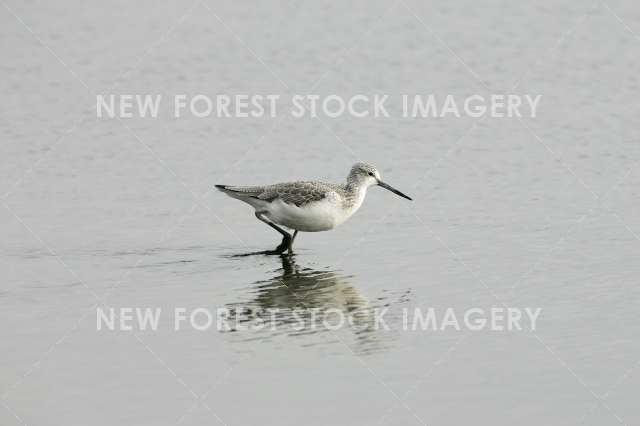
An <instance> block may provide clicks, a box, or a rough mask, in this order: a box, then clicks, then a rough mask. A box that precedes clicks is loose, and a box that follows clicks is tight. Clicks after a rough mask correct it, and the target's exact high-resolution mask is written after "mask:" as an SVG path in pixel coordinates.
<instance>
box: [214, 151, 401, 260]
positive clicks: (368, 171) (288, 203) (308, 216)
mask: <svg viewBox="0 0 640 426" xmlns="http://www.w3.org/2000/svg"><path fill="white" fill-rule="evenodd" d="M373 185H378V186H381V187H383V188H385V189H388V190H389V191H391V192H393V193H395V194H397V195H399V196H401V197H403V198H406V199H407V200H411V198H410V197H408V196H407V195H405V194H403V193H402V192H400V191H398V190H397V189H395V188H393V187H392V186H391V185H388V184H386V183H384V182H383V181H382V180H381V179H380V173H379V172H378V170H377V169H376V168H375V167H373V166H372V165H370V164H367V163H356V164H354V165H353V167H352V168H351V171H350V172H349V175H348V176H347V182H346V183H345V184H342V185H337V184H331V183H324V182H317V181H299V182H286V183H277V184H275V185H267V186H231V185H216V188H218V189H219V190H220V191H222V192H224V193H225V194H227V195H228V196H230V197H232V198H237V199H238V200H240V201H244V202H245V203H247V204H250V205H251V206H253V208H254V209H255V215H256V217H257V218H258V219H259V220H261V221H262V222H264V223H266V224H267V225H269V226H270V227H272V228H273V229H275V230H276V231H278V232H279V233H280V234H282V242H281V243H280V245H279V246H278V247H276V248H275V250H270V251H266V252H264V253H268V254H282V253H284V252H285V251H287V250H288V251H289V253H293V249H292V246H293V241H294V240H295V238H296V236H297V235H298V232H300V231H301V232H319V231H328V230H330V229H333V228H335V227H336V226H338V225H340V224H341V223H343V222H344V221H346V220H347V219H349V218H350V217H351V215H353V214H354V213H355V212H356V211H357V210H358V208H360V206H361V205H362V202H363V201H364V197H365V195H366V194H367V188H369V187H370V186H373ZM281 226H283V227H285V228H289V229H292V230H293V231H294V232H293V235H291V234H290V233H289V232H287V231H285V230H284V229H282V228H281Z"/></svg>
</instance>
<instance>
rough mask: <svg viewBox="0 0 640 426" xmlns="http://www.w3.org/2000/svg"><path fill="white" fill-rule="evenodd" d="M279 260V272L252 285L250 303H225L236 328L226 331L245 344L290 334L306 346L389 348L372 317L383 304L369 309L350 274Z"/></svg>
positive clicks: (290, 259)
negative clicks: (280, 261)
mask: <svg viewBox="0 0 640 426" xmlns="http://www.w3.org/2000/svg"><path fill="white" fill-rule="evenodd" d="M280 258H281V260H282V268H281V269H277V270H276V271H275V272H277V274H276V275H275V276H273V277H271V278H269V279H266V280H261V281H257V282H255V283H254V284H253V286H252V290H253V291H254V292H255V294H253V295H252V298H251V299H250V300H249V301H247V302H239V303H233V304H229V305H227V309H228V312H229V317H230V318H234V321H235V324H236V325H237V327H235V328H232V329H231V330H230V331H237V332H240V333H241V334H243V335H244V336H243V340H271V339H273V338H275V337H277V336H289V337H300V338H301V339H303V340H304V341H303V342H301V343H303V344H304V345H305V346H313V345H315V344H326V343H329V342H331V343H338V344H342V343H344V344H347V345H349V347H350V348H351V349H352V350H354V351H356V352H358V353H363V354H364V353H370V352H378V351H381V350H384V349H385V348H387V347H388V345H389V344H390V338H391V336H390V334H391V332H390V331H388V330H384V328H383V327H382V326H381V325H380V323H379V322H376V318H375V312H376V309H383V308H384V307H385V305H384V300H377V301H378V302H382V303H380V305H378V306H376V305H372V304H371V303H370V302H369V301H368V300H367V299H366V298H365V297H363V296H362V294H361V293H360V292H359V291H358V289H357V288H356V287H354V286H353V285H352V284H351V282H350V279H351V278H352V277H350V276H345V275H341V274H338V273H337V272H335V271H331V270H316V269H312V268H307V267H305V268H302V267H300V266H298V265H297V264H296V262H295V259H294V256H284V255H283V256H280ZM385 320H387V318H386V316H385ZM341 321H342V322H343V323H342V325H341V326H339V327H338V324H340V323H341ZM256 325H258V326H256ZM260 325H261V326H260ZM345 330H349V331H348V332H347V334H345ZM345 336H346V337H345ZM320 337H322V339H319V338H320ZM354 342H355V343H354Z"/></svg>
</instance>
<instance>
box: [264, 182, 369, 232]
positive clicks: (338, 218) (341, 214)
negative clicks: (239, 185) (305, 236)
mask: <svg viewBox="0 0 640 426" xmlns="http://www.w3.org/2000/svg"><path fill="white" fill-rule="evenodd" d="M364 196H365V191H360V193H359V194H358V198H357V199H356V202H355V203H354V204H353V205H352V206H351V207H350V208H346V209H345V208H344V207H343V203H342V200H341V198H340V196H339V195H338V194H337V193H335V192H331V193H329V194H327V197H325V198H323V199H322V200H320V201H314V202H311V203H309V204H306V205H304V206H302V207H298V206H296V205H293V204H287V203H284V202H283V201H282V200H274V201H273V202H271V203H270V204H269V206H268V212H267V217H268V218H269V219H270V220H272V221H273V222H275V223H277V224H279V225H282V226H286V227H287V228H290V229H297V230H298V231H303V232H319V231H328V230H330V229H333V228H335V227H336V226H338V225H340V224H341V223H343V222H344V221H346V220H347V219H348V218H349V217H351V215H352V214H353V213H355V212H356V210H358V208H359V207H360V205H362V201H363V200H364Z"/></svg>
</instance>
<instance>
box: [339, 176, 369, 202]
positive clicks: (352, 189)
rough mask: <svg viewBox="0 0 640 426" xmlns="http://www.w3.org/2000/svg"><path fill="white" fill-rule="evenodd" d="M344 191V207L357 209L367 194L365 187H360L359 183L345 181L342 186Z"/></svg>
mask: <svg viewBox="0 0 640 426" xmlns="http://www.w3.org/2000/svg"><path fill="white" fill-rule="evenodd" d="M344 190H345V207H348V208H354V207H355V209H357V208H358V207H360V204H362V201H364V197H365V195H366V194H367V186H366V185H362V184H361V183H360V182H354V181H347V184H346V185H345V186H344Z"/></svg>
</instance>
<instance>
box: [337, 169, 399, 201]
mask: <svg viewBox="0 0 640 426" xmlns="http://www.w3.org/2000/svg"><path fill="white" fill-rule="evenodd" d="M347 182H348V183H350V184H353V185H357V186H359V187H365V188H368V187H370V186H373V185H378V186H381V187H383V188H385V189H388V190H389V191H391V192H393V193H394V194H397V195H399V196H401V197H403V198H406V199H407V200H411V197H408V196H406V195H405V194H403V193H402V192H400V191H398V190H397V189H395V188H394V187H392V186H391V185H388V184H386V183H385V182H383V181H382V178H381V177H380V172H379V171H378V169H376V168H375V167H374V166H372V165H371V164H368V163H356V164H354V165H353V167H351V171H350V172H349V176H348V177H347Z"/></svg>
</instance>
